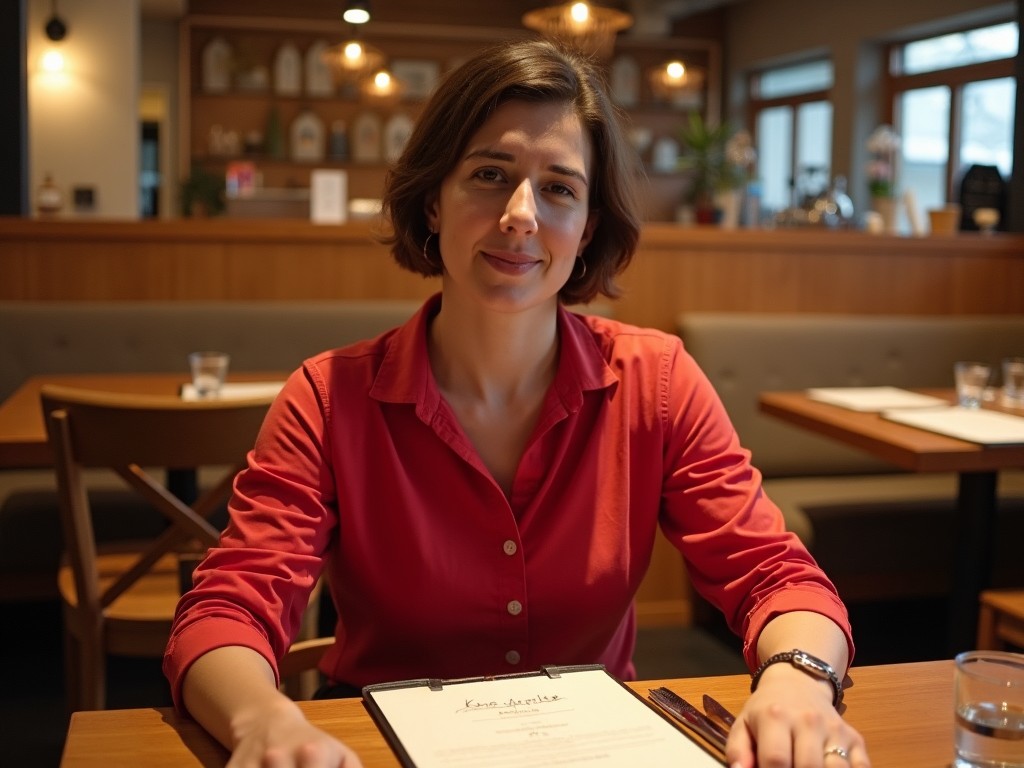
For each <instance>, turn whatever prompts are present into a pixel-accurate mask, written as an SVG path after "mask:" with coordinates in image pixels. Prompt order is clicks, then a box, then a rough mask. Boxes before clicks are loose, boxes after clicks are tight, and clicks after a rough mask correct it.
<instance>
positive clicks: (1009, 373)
mask: <svg viewBox="0 0 1024 768" xmlns="http://www.w3.org/2000/svg"><path fill="white" fill-rule="evenodd" d="M1003 405H1007V406H1009V407H1011V408H1024V357H1007V358H1004V359H1003Z"/></svg>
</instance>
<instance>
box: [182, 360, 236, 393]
mask: <svg viewBox="0 0 1024 768" xmlns="http://www.w3.org/2000/svg"><path fill="white" fill-rule="evenodd" d="M230 362H231V356H230V355H228V354H227V353H226V352H193V353H191V354H190V355H189V356H188V364H189V367H190V368H191V369H192V386H193V387H195V390H196V394H197V395H198V396H199V397H217V396H218V395H219V394H220V390H221V387H223V386H224V379H225V378H227V375H228V364H229V363H230Z"/></svg>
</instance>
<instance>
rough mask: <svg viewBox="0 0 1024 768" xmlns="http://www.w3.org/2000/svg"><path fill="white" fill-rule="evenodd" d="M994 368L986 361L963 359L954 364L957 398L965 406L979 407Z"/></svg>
mask: <svg viewBox="0 0 1024 768" xmlns="http://www.w3.org/2000/svg"><path fill="white" fill-rule="evenodd" d="M991 374H992V368H991V367H990V366H988V365H986V364H985V363H976V362H972V361H965V360H961V361H959V362H957V363H955V364H954V365H953V378H954V380H955V381H956V400H957V402H958V403H959V404H960V406H961V407H963V408H979V407H981V400H982V397H983V396H984V394H985V386H986V385H987V384H988V377H989V376H990V375H991Z"/></svg>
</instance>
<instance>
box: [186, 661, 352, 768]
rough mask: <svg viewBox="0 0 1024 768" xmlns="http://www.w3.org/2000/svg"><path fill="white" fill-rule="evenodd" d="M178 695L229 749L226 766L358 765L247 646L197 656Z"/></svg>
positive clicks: (326, 767) (342, 767) (335, 767)
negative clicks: (279, 685) (286, 692)
mask: <svg viewBox="0 0 1024 768" xmlns="http://www.w3.org/2000/svg"><path fill="white" fill-rule="evenodd" d="M182 696H183V700H184V701H183V703H184V705H185V708H186V709H188V711H189V713H190V714H191V715H192V717H194V718H195V719H196V720H197V721H198V722H199V723H200V724H201V725H202V726H203V727H204V728H206V730H207V731H209V732H210V734H211V735H212V736H213V737H214V738H215V739H217V741H219V742H220V743H221V744H223V745H224V746H225V747H227V748H228V749H229V750H231V759H230V760H229V761H228V766H229V768H363V764H362V762H361V761H360V760H359V756H358V755H356V753H355V752H353V751H352V750H351V749H350V748H349V747H347V746H345V745H344V744H343V743H342V742H340V741H338V739H336V738H335V737H333V736H331V735H330V734H328V733H325V732H324V731H322V730H320V729H319V728H317V727H315V726H314V725H313V724H312V723H311V722H309V720H307V719H306V716H305V715H304V714H303V713H302V710H301V709H300V708H299V706H298V705H297V704H296V703H295V702H294V701H292V700H291V699H289V698H288V697H287V696H285V695H284V694H283V693H281V692H280V691H279V690H277V684H276V682H275V680H274V672H273V670H272V669H271V668H270V664H268V663H267V661H266V659H264V658H263V657H262V656H261V655H260V654H258V653H257V652H256V651H254V650H251V649H250V648H244V647H241V646H223V647H221V648H217V649H215V650H212V651H209V652H208V653H205V654H203V655H202V656H200V657H199V658H198V659H196V661H195V662H194V663H193V664H192V666H191V667H190V668H189V670H188V672H187V673H186V674H185V679H184V682H183V684H182Z"/></svg>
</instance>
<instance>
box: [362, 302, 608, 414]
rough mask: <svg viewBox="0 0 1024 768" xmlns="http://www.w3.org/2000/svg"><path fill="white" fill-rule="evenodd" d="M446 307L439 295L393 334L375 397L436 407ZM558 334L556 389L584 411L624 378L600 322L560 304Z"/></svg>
mask: <svg viewBox="0 0 1024 768" xmlns="http://www.w3.org/2000/svg"><path fill="white" fill-rule="evenodd" d="M440 308H441V294H440V293H437V294H434V295H433V296H431V297H430V298H429V299H427V301H426V302H425V303H424V304H423V306H422V307H421V308H420V309H419V311H418V312H417V313H416V314H415V315H413V316H412V317H411V318H410V319H409V321H408V322H406V323H405V324H404V325H402V326H400V327H399V328H397V329H396V330H395V332H394V333H393V334H391V335H390V337H389V338H388V340H387V342H386V344H387V347H386V351H385V353H384V359H383V360H382V361H381V365H380V368H379V370H378V371H377V375H376V378H375V379H374V382H373V386H372V387H371V389H370V396H371V397H373V398H374V399H376V400H380V401H382V402H391V403H417V404H418V406H419V410H420V411H421V413H430V412H432V411H433V410H434V409H436V407H437V405H438V403H439V402H440V399H441V393H440V390H439V389H438V387H437V382H436V381H435V380H434V375H433V373H432V372H431V370H430V359H429V357H428V356H427V329H428V328H429V326H430V321H431V319H432V318H433V317H434V316H435V315H436V314H437V313H438V311H439V310H440ZM596 322H601V321H600V320H599V319H598V320H597V321H596ZM558 334H559V342H560V345H561V350H560V356H559V361H558V372H557V373H556V374H555V381H554V389H555V391H556V392H557V394H558V396H559V399H561V401H562V403H563V404H564V405H565V407H566V409H567V410H569V411H570V412H572V411H575V410H577V409H578V408H579V407H580V405H581V403H582V400H583V393H584V392H586V391H590V390H598V389H604V388H606V387H611V386H613V385H615V384H616V383H617V382H618V380H619V378H618V376H617V375H616V374H615V372H614V371H612V369H611V367H609V365H608V363H607V360H606V355H605V353H604V351H603V350H602V345H601V343H600V341H601V339H602V338H603V336H602V334H601V332H600V330H599V325H596V324H595V321H594V320H587V319H584V318H583V317H580V316H578V315H576V314H574V313H572V312H569V311H568V310H567V309H566V308H565V307H564V306H562V305H559V307H558Z"/></svg>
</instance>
